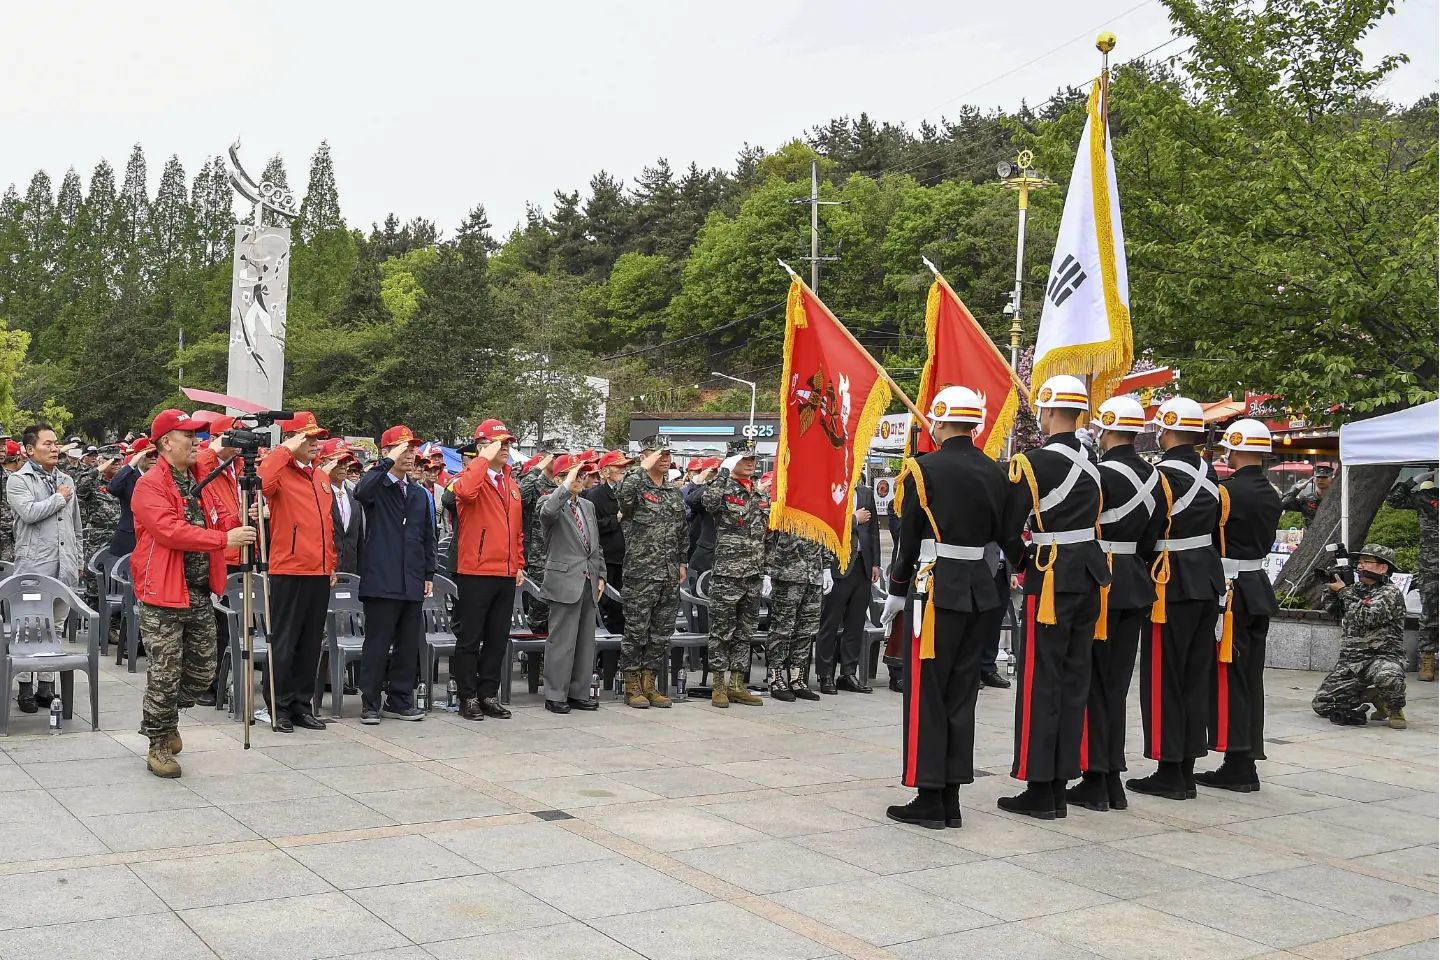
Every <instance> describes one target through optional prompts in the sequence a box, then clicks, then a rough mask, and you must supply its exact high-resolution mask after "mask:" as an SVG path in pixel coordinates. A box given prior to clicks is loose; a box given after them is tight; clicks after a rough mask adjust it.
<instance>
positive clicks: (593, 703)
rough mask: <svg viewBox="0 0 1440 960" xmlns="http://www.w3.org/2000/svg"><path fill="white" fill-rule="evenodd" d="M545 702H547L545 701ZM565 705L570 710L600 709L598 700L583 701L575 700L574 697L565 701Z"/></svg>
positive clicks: (587, 699)
mask: <svg viewBox="0 0 1440 960" xmlns="http://www.w3.org/2000/svg"><path fill="white" fill-rule="evenodd" d="M547 702H548V701H547ZM565 704H566V706H568V707H569V708H570V709H571V710H599V709H600V701H599V700H591V699H589V698H588V697H587V698H586V699H584V700H576V699H575V698H574V697H571V698H570V699H569V700H566V701H565Z"/></svg>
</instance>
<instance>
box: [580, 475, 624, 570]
mask: <svg viewBox="0 0 1440 960" xmlns="http://www.w3.org/2000/svg"><path fill="white" fill-rule="evenodd" d="M580 496H582V497H584V498H585V499H586V500H589V501H590V503H591V504H593V505H594V507H595V523H596V525H597V526H599V528H600V552H601V553H603V554H604V555H605V562H606V563H615V564H620V563H624V562H625V532H624V531H623V530H622V529H621V528H620V500H619V498H618V497H616V496H615V488H614V487H612V486H610V484H608V483H604V482H601V483H599V484H596V485H595V486H593V487H591V488H590V489H589V490H586V491H585V492H584V493H582V494H580Z"/></svg>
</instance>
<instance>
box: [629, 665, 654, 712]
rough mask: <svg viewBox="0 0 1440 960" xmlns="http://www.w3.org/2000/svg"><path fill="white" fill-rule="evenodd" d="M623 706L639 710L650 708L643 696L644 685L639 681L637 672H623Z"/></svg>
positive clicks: (638, 672) (646, 698)
mask: <svg viewBox="0 0 1440 960" xmlns="http://www.w3.org/2000/svg"><path fill="white" fill-rule="evenodd" d="M625 705H626V706H627V707H635V708H636V709H639V710H644V709H647V708H648V707H649V706H650V700H649V698H648V697H646V696H645V685H644V683H643V682H642V681H641V679H640V671H639V670H626V671H625Z"/></svg>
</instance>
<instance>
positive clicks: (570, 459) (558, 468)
mask: <svg viewBox="0 0 1440 960" xmlns="http://www.w3.org/2000/svg"><path fill="white" fill-rule="evenodd" d="M576 464H579V465H580V475H581V476H584V475H585V474H587V473H595V472H597V471H598V469H599V468H598V467H596V466H595V464H594V462H593V461H590V460H586V459H585V458H584V457H582V456H581V455H580V454H578V453H562V454H560V456H558V457H556V458H555V475H556V476H557V477H558V476H564V475H565V474H567V473H569V472H570V471H571V470H572V469H574V467H575V465H576Z"/></svg>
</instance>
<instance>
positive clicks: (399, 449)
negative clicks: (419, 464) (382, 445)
mask: <svg viewBox="0 0 1440 960" xmlns="http://www.w3.org/2000/svg"><path fill="white" fill-rule="evenodd" d="M409 449H410V441H409V440H401V441H400V442H399V443H397V444H395V446H393V447H391V448H390V449H389V450H386V451H385V456H386V458H387V459H389V460H390V461H391V462H392V463H399V462H400V458H401V457H403V456H405V451H407V450H409Z"/></svg>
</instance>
